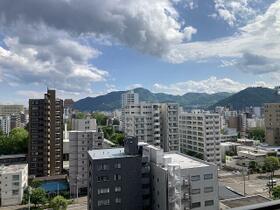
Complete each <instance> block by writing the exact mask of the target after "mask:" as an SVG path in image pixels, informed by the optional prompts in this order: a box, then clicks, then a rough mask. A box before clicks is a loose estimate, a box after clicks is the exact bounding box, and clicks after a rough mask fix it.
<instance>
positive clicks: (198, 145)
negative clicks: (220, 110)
mask: <svg viewBox="0 0 280 210" xmlns="http://www.w3.org/2000/svg"><path fill="white" fill-rule="evenodd" d="M179 127H180V128H179V129H180V147H181V148H180V150H181V152H183V153H185V154H190V155H194V156H196V157H199V158H201V159H204V160H205V161H207V162H212V163H215V164H217V165H220V163H221V152H220V138H221V130H220V115H219V114H213V113H209V112H192V113H188V112H181V113H180V117H179Z"/></svg>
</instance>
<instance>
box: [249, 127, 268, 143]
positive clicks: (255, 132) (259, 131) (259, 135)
mask: <svg viewBox="0 0 280 210" xmlns="http://www.w3.org/2000/svg"><path fill="white" fill-rule="evenodd" d="M249 138H250V139H255V140H260V141H264V138H265V130H264V129H263V128H252V129H250V130H249Z"/></svg>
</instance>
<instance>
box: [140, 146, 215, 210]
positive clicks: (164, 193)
mask: <svg viewBox="0 0 280 210" xmlns="http://www.w3.org/2000/svg"><path fill="white" fill-rule="evenodd" d="M143 156H144V157H148V162H150V167H151V177H152V179H151V187H152V189H153V190H152V200H153V205H152V209H160V210H181V209H184V210H187V209H198V210H217V209H219V198H218V174H217V166H216V165H215V164H212V163H207V162H205V161H202V160H199V159H195V158H193V157H190V156H187V155H183V154H181V153H178V152H163V151H162V150H161V149H159V148H156V147H154V146H151V145H148V146H144V147H143Z"/></svg>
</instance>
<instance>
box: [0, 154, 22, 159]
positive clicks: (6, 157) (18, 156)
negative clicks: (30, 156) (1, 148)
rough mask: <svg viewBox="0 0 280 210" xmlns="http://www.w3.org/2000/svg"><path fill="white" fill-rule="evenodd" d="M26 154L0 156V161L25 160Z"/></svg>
mask: <svg viewBox="0 0 280 210" xmlns="http://www.w3.org/2000/svg"><path fill="white" fill-rule="evenodd" d="M26 156H27V155H26V154H16V155H0V160H3V159H11V158H25V157H26Z"/></svg>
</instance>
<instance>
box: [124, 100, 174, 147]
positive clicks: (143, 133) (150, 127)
mask: <svg viewBox="0 0 280 210" xmlns="http://www.w3.org/2000/svg"><path fill="white" fill-rule="evenodd" d="M178 113H179V105H178V104H176V103H149V102H140V103H139V104H134V105H127V106H125V107H124V108H123V125H124V133H125V134H126V136H134V137H137V138H138V140H139V141H142V142H147V143H149V144H153V145H159V144H160V145H161V146H162V148H163V149H164V151H173V150H174V151H179V146H180V143H179V129H178Z"/></svg>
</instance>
